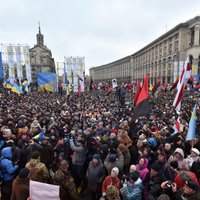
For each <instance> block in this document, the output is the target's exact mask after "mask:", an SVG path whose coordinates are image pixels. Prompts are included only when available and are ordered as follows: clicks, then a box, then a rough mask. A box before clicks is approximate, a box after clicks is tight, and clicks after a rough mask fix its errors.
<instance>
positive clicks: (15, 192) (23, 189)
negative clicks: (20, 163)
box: [11, 168, 30, 200]
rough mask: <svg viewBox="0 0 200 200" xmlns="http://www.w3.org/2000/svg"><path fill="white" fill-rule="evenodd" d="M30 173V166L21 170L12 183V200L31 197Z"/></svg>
mask: <svg viewBox="0 0 200 200" xmlns="http://www.w3.org/2000/svg"><path fill="white" fill-rule="evenodd" d="M29 174H30V170H29V169H28V168H23V169H21V170H20V172H19V175H18V176H17V177H16V178H15V180H14V181H13V183H12V195H11V200H27V198H28V197H29V177H28V176H29Z"/></svg>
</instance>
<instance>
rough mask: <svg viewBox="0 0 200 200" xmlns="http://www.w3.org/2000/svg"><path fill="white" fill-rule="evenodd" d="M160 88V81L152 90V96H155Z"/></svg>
mask: <svg viewBox="0 0 200 200" xmlns="http://www.w3.org/2000/svg"><path fill="white" fill-rule="evenodd" d="M159 87H160V79H159V80H158V81H157V82H156V83H155V85H154V86H153V89H152V94H154V93H155V92H156V91H157V89H158V88H159Z"/></svg>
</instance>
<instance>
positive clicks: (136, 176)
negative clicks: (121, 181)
mask: <svg viewBox="0 0 200 200" xmlns="http://www.w3.org/2000/svg"><path fill="white" fill-rule="evenodd" d="M130 178H131V179H132V180H133V181H134V182H135V181H137V179H138V178H139V173H138V172H137V171H135V172H131V173H130Z"/></svg>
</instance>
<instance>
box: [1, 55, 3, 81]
mask: <svg viewBox="0 0 200 200" xmlns="http://www.w3.org/2000/svg"><path fill="white" fill-rule="evenodd" d="M1 80H3V62H2V53H1V52H0V81H1Z"/></svg>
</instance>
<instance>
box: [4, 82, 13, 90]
mask: <svg viewBox="0 0 200 200" xmlns="http://www.w3.org/2000/svg"><path fill="white" fill-rule="evenodd" d="M5 86H6V88H8V89H12V87H13V84H12V83H11V82H10V81H6V83H5Z"/></svg>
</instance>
